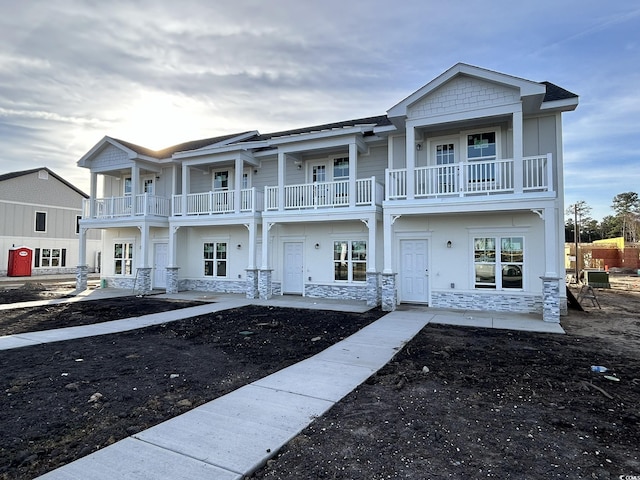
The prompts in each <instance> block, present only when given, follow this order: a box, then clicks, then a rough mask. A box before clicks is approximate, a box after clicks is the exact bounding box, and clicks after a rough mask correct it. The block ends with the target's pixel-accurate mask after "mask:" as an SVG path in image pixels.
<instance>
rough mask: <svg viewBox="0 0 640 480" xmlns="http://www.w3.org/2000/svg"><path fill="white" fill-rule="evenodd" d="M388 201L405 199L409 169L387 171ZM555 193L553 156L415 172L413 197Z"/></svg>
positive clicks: (450, 166) (460, 165)
mask: <svg viewBox="0 0 640 480" xmlns="http://www.w3.org/2000/svg"><path fill="white" fill-rule="evenodd" d="M386 176H387V178H386V180H387V183H386V200H405V199H407V198H409V197H410V195H409V192H408V189H407V178H408V175H407V169H406V168H400V169H387V170H386ZM550 191H553V162H552V158H551V154H547V155H540V156H535V157H524V158H523V159H522V162H518V163H516V162H514V160H513V159H497V160H496V159H491V160H479V161H471V162H459V163H450V164H446V165H435V166H428V167H416V168H415V170H414V189H413V197H414V198H417V199H429V198H443V197H445V198H446V197H468V196H478V195H491V194H517V193H523V194H524V193H529V192H550Z"/></svg>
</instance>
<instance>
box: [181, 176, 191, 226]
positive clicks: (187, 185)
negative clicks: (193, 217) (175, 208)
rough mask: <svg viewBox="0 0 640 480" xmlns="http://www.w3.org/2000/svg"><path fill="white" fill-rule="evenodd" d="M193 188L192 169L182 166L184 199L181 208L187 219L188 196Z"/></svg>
mask: <svg viewBox="0 0 640 480" xmlns="http://www.w3.org/2000/svg"><path fill="white" fill-rule="evenodd" d="M190 188H191V169H190V168H189V167H188V166H187V165H182V198H181V202H180V203H181V204H182V206H181V208H180V211H181V212H182V216H183V217H185V216H186V215H187V194H188V193H189V189H190Z"/></svg>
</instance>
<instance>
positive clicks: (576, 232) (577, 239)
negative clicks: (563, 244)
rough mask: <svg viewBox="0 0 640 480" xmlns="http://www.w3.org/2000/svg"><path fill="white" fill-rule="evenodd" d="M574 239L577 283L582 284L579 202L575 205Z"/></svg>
mask: <svg viewBox="0 0 640 480" xmlns="http://www.w3.org/2000/svg"><path fill="white" fill-rule="evenodd" d="M573 215H574V220H573V239H574V241H575V244H576V283H580V265H579V263H580V255H579V250H580V225H578V202H576V203H575V204H574V205H573Z"/></svg>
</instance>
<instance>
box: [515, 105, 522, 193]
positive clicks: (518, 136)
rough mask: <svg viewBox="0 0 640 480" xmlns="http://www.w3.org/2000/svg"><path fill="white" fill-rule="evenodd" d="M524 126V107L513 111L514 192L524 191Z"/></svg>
mask: <svg viewBox="0 0 640 480" xmlns="http://www.w3.org/2000/svg"><path fill="white" fill-rule="evenodd" d="M522 132H523V127H522V107H521V108H520V110H518V111H515V112H513V188H514V193H522V182H523V172H524V170H523V164H522V157H523V152H524V150H523V148H524V146H523V133H522Z"/></svg>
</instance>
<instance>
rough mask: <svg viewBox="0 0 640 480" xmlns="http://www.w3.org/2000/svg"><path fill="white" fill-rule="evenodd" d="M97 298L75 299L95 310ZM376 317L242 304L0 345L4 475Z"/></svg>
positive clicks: (269, 368)
mask: <svg viewBox="0 0 640 480" xmlns="http://www.w3.org/2000/svg"><path fill="white" fill-rule="evenodd" d="M138 300H139V299H134V302H135V305H136V307H135V308H137V309H138V312H139V313H140V314H142V313H143V310H142V309H140V305H139V303H137V301H138ZM128 301H131V299H119V302H120V306H121V307H122V306H123V305H124V304H125V303H126V302H128ZM149 301H153V298H150V299H149ZM101 302H102V301H100V300H97V301H89V302H80V303H78V304H76V305H77V306H85V307H90V310H93V311H95V310H97V309H99V308H100V304H101ZM160 303H162V302H160ZM144 313H146V311H144ZM40 314H41V315H42V316H46V310H45V311H41V312H40ZM381 315H382V312H381V311H380V310H373V311H370V312H369V313H366V314H361V315H359V314H350V313H342V312H327V311H309V310H299V309H283V308H272V307H246V308H239V309H233V310H227V311H223V312H220V313H216V314H212V315H205V316H200V317H196V318H191V319H186V320H181V321H176V322H171V323H167V324H163V325H159V326H154V327H149V328H144V329H139V330H134V331H131V332H125V333H119V334H113V335H105V336H100V337H92V338H85V339H79V340H72V341H66V342H57V343H52V344H45V345H38V346H33V347H25V348H18V349H12V350H6V351H0V372H2V373H1V378H0V381H1V383H2V396H1V397H0V412H2V415H1V416H0V431H2V432H3V434H2V435H1V436H0V458H2V462H0V479H2V480H8V479H11V480H15V479H30V478H33V477H35V476H38V475H41V474H43V473H45V472H47V471H49V470H52V469H54V468H56V467H58V466H61V465H63V464H66V463H69V462H71V461H73V460H74V459H77V458H79V457H82V456H84V455H87V454H89V453H91V452H94V451H96V450H97V449H99V448H102V447H104V446H106V445H109V444H111V443H113V442H116V441H117V440H120V439H122V438H125V437H127V436H129V435H131V434H134V433H136V432H139V431H140V430H143V429H146V428H148V427H150V426H152V425H155V424H157V423H160V422H162V421H164V420H167V419H169V418H171V417H173V416H175V415H178V414H180V413H183V412H185V411H187V410H189V409H191V408H193V407H196V406H198V405H200V404H202V403H205V402H207V401H210V400H212V399H215V398H216V397H218V396H221V395H224V394H226V393H228V392H230V391H232V390H235V389H237V388H239V387H241V386H243V385H246V384H248V383H250V382H252V381H255V380H257V379H259V378H262V377H264V376H266V375H269V374H270V373H273V372H275V371H277V370H280V369H282V368H285V367H287V366H289V365H291V364H293V363H296V362H298V361H301V360H303V359H304V358H308V357H309V356H311V355H313V354H315V353H318V352H320V351H322V350H323V349H325V348H327V347H328V346H330V345H332V344H334V343H336V342H337V341H339V340H341V339H342V338H344V337H346V336H348V335H350V334H352V333H355V332H356V331H357V330H359V329H360V328H362V327H363V326H365V325H367V324H368V323H370V322H371V321H373V320H375V319H377V318H379V317H380V316H381ZM43 323H44V320H43ZM249 332H250V333H249Z"/></svg>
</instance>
